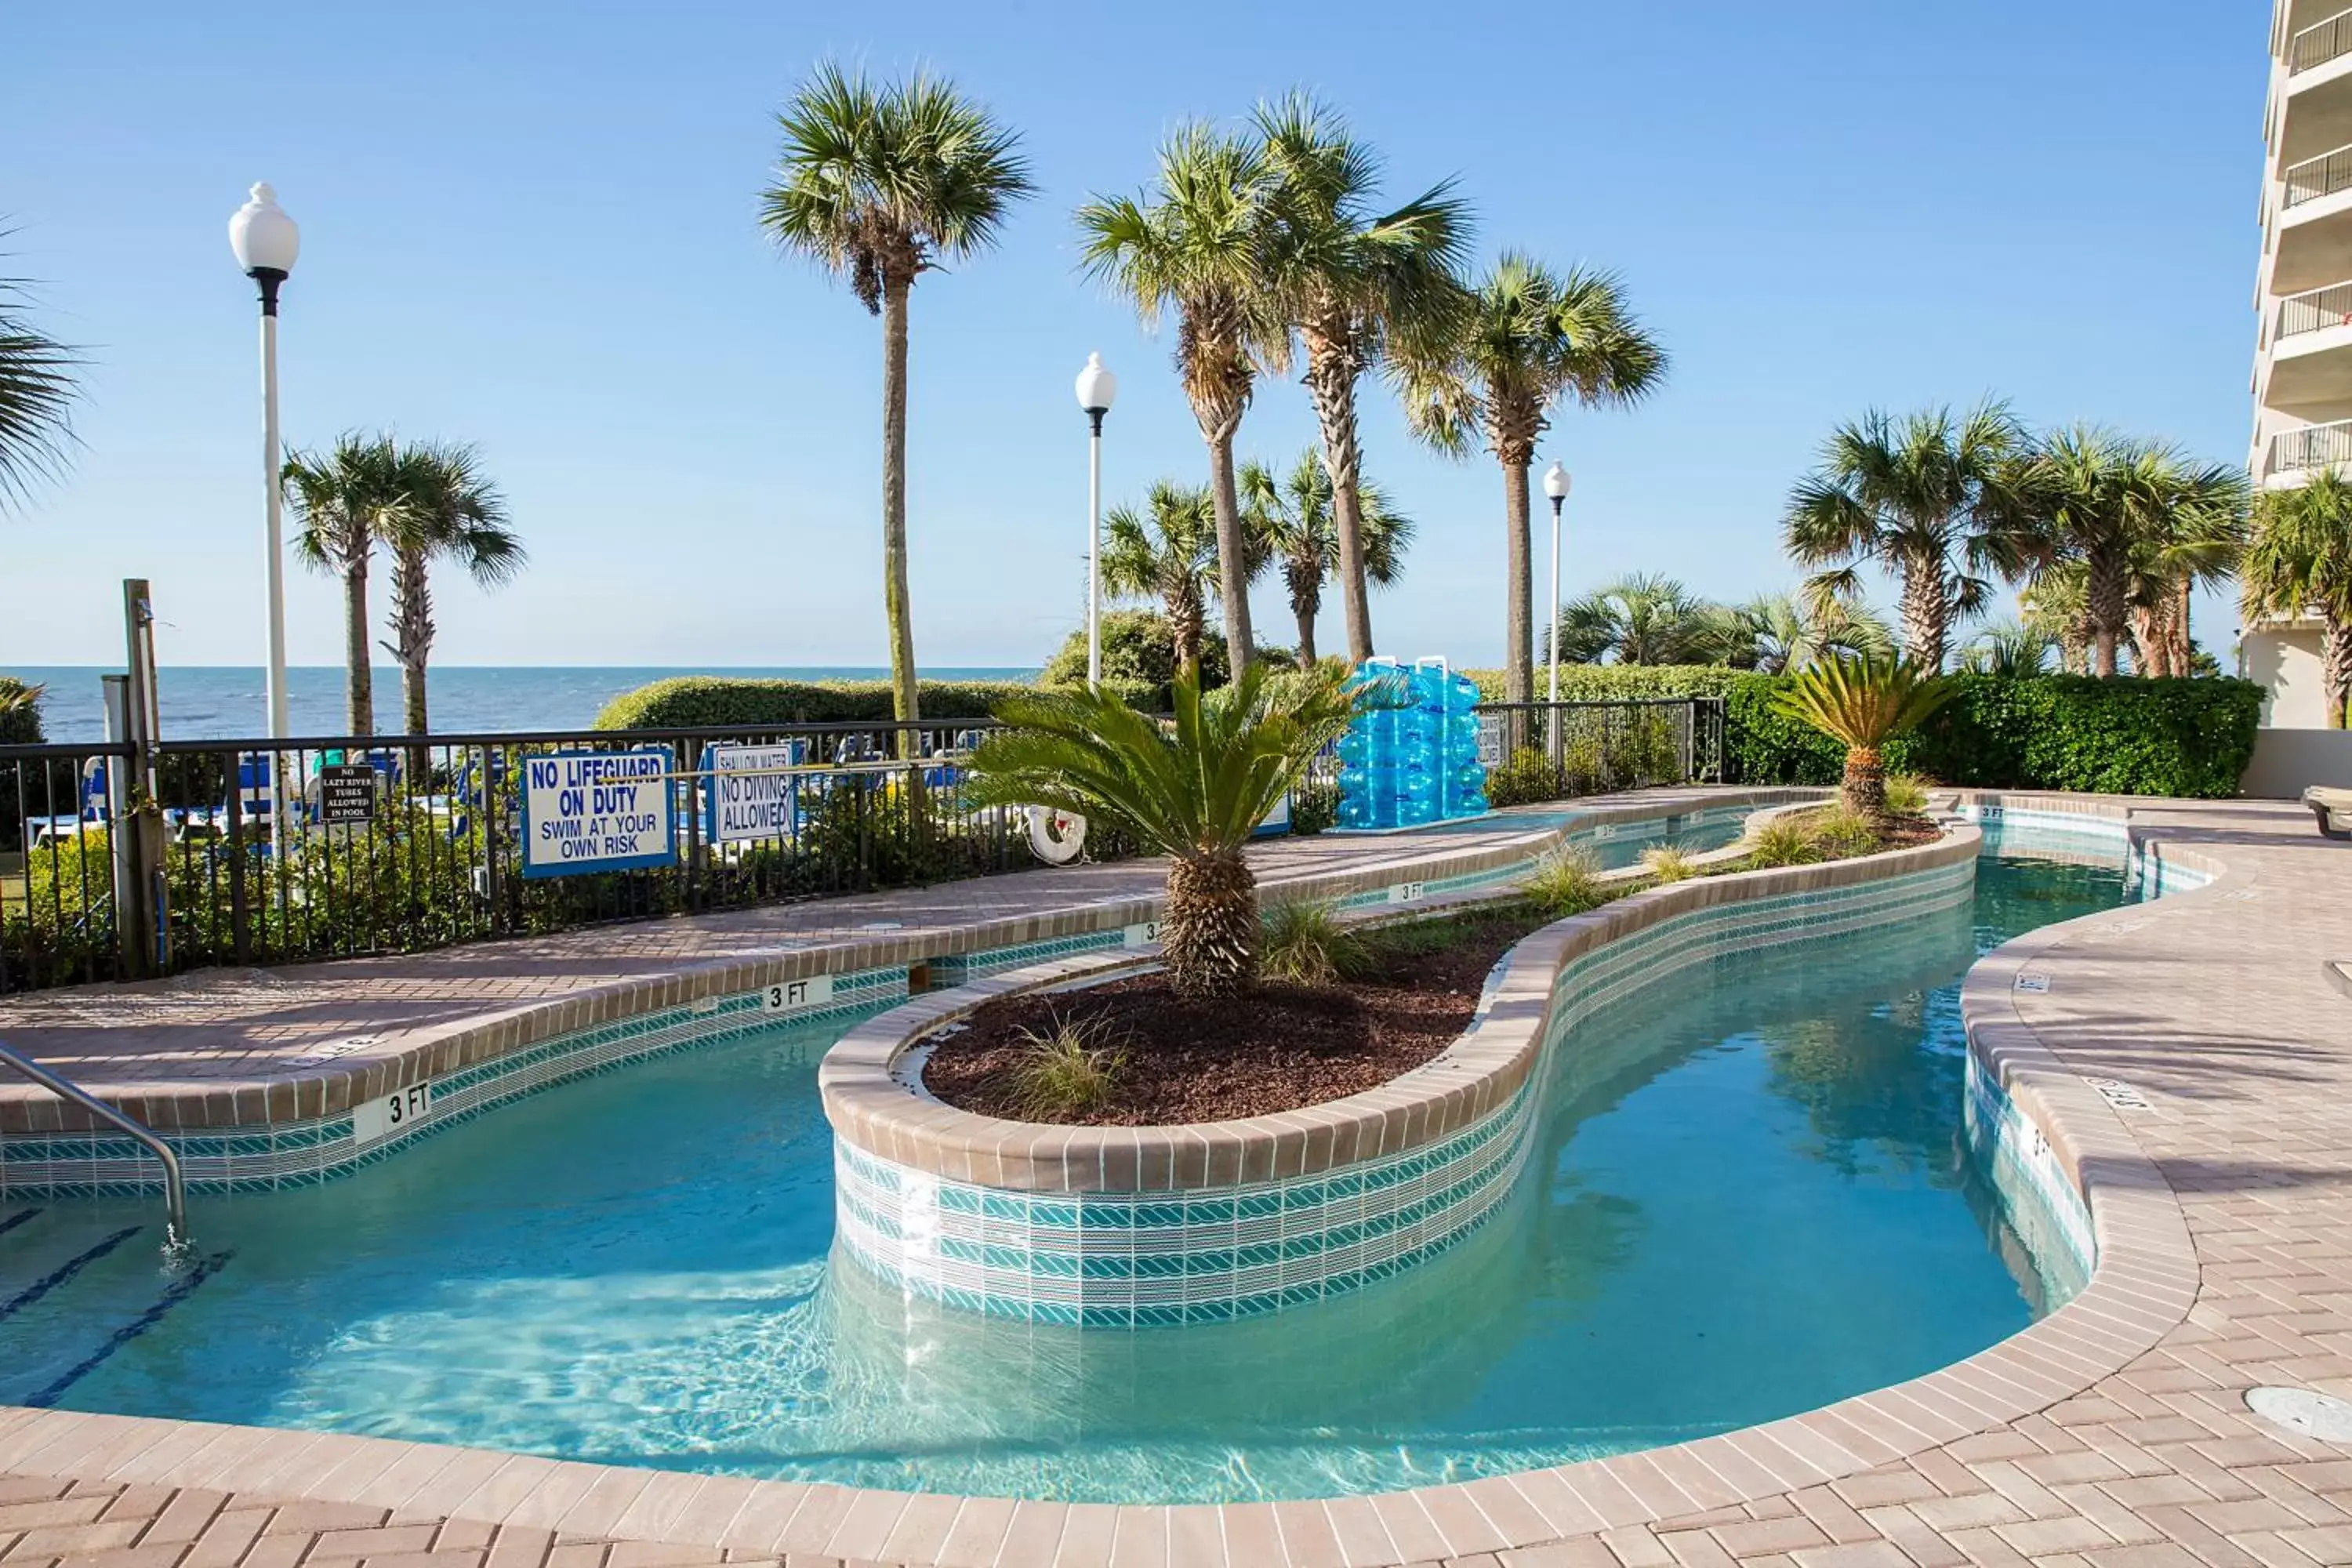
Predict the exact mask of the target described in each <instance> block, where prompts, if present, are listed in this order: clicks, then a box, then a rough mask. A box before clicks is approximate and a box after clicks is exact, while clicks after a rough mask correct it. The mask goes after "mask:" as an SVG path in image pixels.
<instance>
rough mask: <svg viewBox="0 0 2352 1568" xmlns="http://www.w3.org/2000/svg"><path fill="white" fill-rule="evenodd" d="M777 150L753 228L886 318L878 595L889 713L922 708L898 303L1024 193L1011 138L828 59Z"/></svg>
mask: <svg viewBox="0 0 2352 1568" xmlns="http://www.w3.org/2000/svg"><path fill="white" fill-rule="evenodd" d="M777 120H778V122H779V123H780V124H781V125H782V128H783V135H784V144H783V151H782V153H781V154H780V155H779V157H778V159H777V163H776V170H775V177H774V180H773V183H772V184H770V185H769V186H768V188H767V189H766V190H765V191H763V192H762V193H761V197H760V204H761V205H760V225H761V227H762V228H763V229H765V230H766V231H767V233H768V235H769V237H771V238H772V239H773V240H774V241H775V242H776V243H777V244H778V245H779V246H781V247H783V248H784V249H786V250H792V251H797V252H799V253H801V254H802V255H804V256H807V257H810V258H814V260H816V261H817V262H818V263H820V264H821V265H823V266H824V267H825V268H829V269H830V270H832V271H833V272H835V273H836V274H841V275H845V276H846V277H847V278H848V279H849V285H850V289H851V290H852V291H853V292H855V293H856V296H857V300H858V303H860V304H862V305H864V306H865V307H866V310H867V311H868V312H869V313H871V314H874V315H877V316H879V317H881V318H882V595H883V609H884V614H885V615H886V616H887V619H888V622H889V632H890V690H891V702H892V706H893V709H894V710H895V714H896V717H897V718H898V720H899V721H901V722H906V721H912V720H914V719H916V718H919V716H920V712H921V709H920V703H919V700H918V699H917V696H916V687H915V634H914V626H913V621H912V616H911V613H910V611H909V608H908V592H907V300H908V291H909V290H911V289H913V288H914V286H915V279H918V278H919V277H921V276H922V275H923V274H924V273H926V272H929V271H932V270H935V269H937V268H940V267H941V266H943V265H945V264H946V263H949V262H953V261H960V260H962V259H964V258H967V257H970V256H972V255H975V254H977V253H979V252H981V251H983V250H986V249H987V248H989V247H991V246H992V245H993V244H995V242H996V237H997V234H998V232H999V230H1000V229H1001V228H1002V227H1003V223H1004V218H1005V215H1006V214H1007V213H1008V212H1009V211H1011V209H1012V207H1013V204H1014V203H1015V202H1017V201H1019V200H1020V199H1021V198H1023V197H1024V196H1026V195H1029V194H1030V192H1031V190H1032V189H1034V186H1033V185H1032V184H1031V182H1030V178H1029V171H1028V166H1027V164H1026V163H1024V161H1023V160H1022V158H1021V157H1020V156H1019V155H1018V153H1016V151H1015V149H1016V147H1017V145H1018V141H1019V139H1018V138H1017V137H1016V136H1015V135H1014V134H1013V132H1011V131H1009V130H1007V129H1006V128H1005V127H1003V126H1002V125H1000V124H998V123H997V121H995V120H994V119H992V117H991V116H990V115H989V113H988V111H987V110H985V109H983V108H982V107H981V106H980V105H978V104H977V103H974V102H973V101H972V100H971V99H969V98H966V97H965V96H964V95H963V94H962V93H961V92H959V91H958V90H957V89H955V87H954V86H953V85H952V84H950V83H949V82H945V81H942V80H940V79H937V78H935V77H930V76H917V77H915V78H914V79H912V80H909V81H905V82H898V83H891V84H887V85H881V84H877V83H875V82H872V81H869V80H867V79H866V77H865V76H863V75H862V74H861V75H849V74H845V73H844V72H843V71H842V70H841V69H840V68H838V67H835V66H832V65H826V66H822V67H820V68H818V69H817V72H816V74H815V75H814V77H813V78H812V79H810V80H809V81H808V83H807V84H806V85H804V86H803V88H802V89H800V91H799V92H798V93H796V94H795V95H794V96H793V100H792V102H791V103H790V104H788V105H787V106H786V107H785V109H784V110H783V112H782V114H780V115H778V116H777Z"/></svg>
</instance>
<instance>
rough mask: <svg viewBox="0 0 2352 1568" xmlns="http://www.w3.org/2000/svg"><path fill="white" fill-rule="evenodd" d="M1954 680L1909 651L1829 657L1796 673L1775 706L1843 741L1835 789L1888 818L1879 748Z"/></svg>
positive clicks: (1879, 818) (1944, 696) (1849, 802)
mask: <svg viewBox="0 0 2352 1568" xmlns="http://www.w3.org/2000/svg"><path fill="white" fill-rule="evenodd" d="M1952 693H1953V686H1952V683H1951V681H1950V680H1949V679H1948V678H1947V677H1944V676H1941V675H1937V674H1934V673H1932V672H1930V671H1928V670H1927V669H1924V668H1921V667H1920V666H1918V665H1916V664H1914V663H1912V662H1911V661H1910V660H1908V659H1867V660H1865V659H1858V658H1833V659H1829V660H1826V661H1825V662H1823V663H1821V664H1817V665H1815V666H1813V668H1811V669H1808V670H1806V671H1805V672H1804V673H1802V674H1801V675H1799V676H1797V677H1795V678H1794V679H1792V680H1791V681H1790V684H1789V686H1788V687H1787V689H1784V690H1782V691H1780V692H1778V693H1776V694H1775V695H1774V697H1773V700H1772V702H1773V706H1774V707H1775V708H1776V709H1777V710H1780V712H1782V713H1785V714H1787V715H1788V716H1789V717H1790V718H1792V719H1798V720H1801V721H1804V722H1805V723H1808V724H1811V726H1812V727H1813V728H1814V729H1816V730H1819V731H1821V732H1822V734H1824V735H1827V736H1829V737H1830V738H1831V739H1832V740H1833V741H1836V742H1839V743H1840V744H1842V745H1843V746H1844V747H1845V779H1844V782H1843V784H1842V785H1841V787H1840V791H1839V793H1840V795H1841V797H1842V798H1843V802H1844V804H1845V806H1846V808H1847V809H1848V810H1850V811H1854V812H1859V813H1860V814H1861V815H1862V816H1865V817H1867V818H1869V819H1870V820H1871V821H1873V822H1883V821H1885V819H1886V764H1885V757H1884V755H1883V752H1882V748H1884V747H1885V744H1886V742H1889V741H1891V740H1893V739H1894V738H1895V736H1897V735H1900V734H1903V733H1904V732H1905V731H1909V730H1914V729H1916V728H1917V727H1918V726H1919V724H1920V723H1921V721H1924V720H1926V719H1927V717H1928V715H1930V714H1932V713H1934V712H1935V711H1936V710H1937V709H1938V708H1941V707H1942V706H1943V705H1944V704H1945V703H1946V702H1948V701H1949V700H1951V697H1952Z"/></svg>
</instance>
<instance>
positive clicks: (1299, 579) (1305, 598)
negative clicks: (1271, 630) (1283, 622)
mask: <svg viewBox="0 0 2352 1568" xmlns="http://www.w3.org/2000/svg"><path fill="white" fill-rule="evenodd" d="M1283 575H1284V576H1285V577H1286V578H1287V579H1289V584H1290V614H1291V616H1292V617H1293V618H1294V619H1295V620H1297V623H1298V668H1300V669H1302V670H1305V671H1307V673H1309V674H1312V673H1313V672H1314V669H1315V613H1316V612H1317V611H1318V610H1320V609H1321V608H1322V607H1323V562H1322V559H1321V557H1319V556H1318V557H1317V559H1316V560H1315V561H1314V562H1313V563H1312V574H1311V575H1310V574H1309V573H1308V571H1307V569H1306V568H1305V567H1304V566H1303V565H1302V563H1299V562H1297V561H1293V562H1292V563H1290V564H1289V565H1287V566H1286V567H1285V568H1283Z"/></svg>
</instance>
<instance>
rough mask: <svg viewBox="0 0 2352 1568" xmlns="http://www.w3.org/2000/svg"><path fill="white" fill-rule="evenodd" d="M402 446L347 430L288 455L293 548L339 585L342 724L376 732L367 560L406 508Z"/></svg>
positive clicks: (356, 732)
mask: <svg viewBox="0 0 2352 1568" xmlns="http://www.w3.org/2000/svg"><path fill="white" fill-rule="evenodd" d="M405 477H406V476H404V474H403V472H402V468H401V460H400V448H399V447H398V446H397V445H396V444H395V443H394V440H393V438H392V437H389V436H381V435H379V436H364V435H362V434H360V433H359V432H358V431H356V430H354V431H348V432H346V433H345V434H343V435H342V436H341V437H337V439H336V441H335V445H334V447H332V448H331V450H329V451H326V452H324V453H319V452H295V453H293V454H291V455H289V457H288V458H287V459H286V468H285V475H284V483H285V486H286V499H287V500H288V501H289V503H291V505H292V506H293V508H294V528H295V533H294V553H295V555H296V557H297V558H298V559H299V560H300V561H301V562H302V563H303V564H304V565H306V566H309V567H310V568H311V569H312V570H313V571H317V572H324V573H328V574H331V575H333V576H336V577H340V578H341V579H342V584H343V725H344V730H345V732H346V733H349V734H352V735H373V734H374V733H375V672H374V671H373V669H372V668H370V667H369V664H368V658H369V647H368V562H369V559H370V557H372V556H373V554H374V553H375V547H376V545H377V544H378V543H379V542H384V541H387V540H390V539H391V538H392V537H393V536H394V532H395V531H396V530H397V529H398V528H399V527H400V526H401V523H402V521H403V520H404V516H405V514H406V510H407V506H408V497H407V492H406V491H405V490H404V488H403V484H404V479H405Z"/></svg>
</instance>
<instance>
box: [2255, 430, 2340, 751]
mask: <svg viewBox="0 0 2352 1568" xmlns="http://www.w3.org/2000/svg"><path fill="white" fill-rule="evenodd" d="M2239 574H2240V579H2241V581H2242V584H2243V603H2244V607H2245V613H2246V617H2247V619H2249V620H2252V619H2253V618H2255V617H2256V616H2313V615H2315V616H2318V617H2319V619H2320V624H2321V626H2322V627H2323V628H2324V634H2323V640H2322V642H2321V644H2320V681H2321V684H2322V685H2324V686H2325V687H2326V689H2327V727H2328V728H2329V729H2331V730H2340V729H2342V728H2344V724H2345V708H2346V704H2347V702H2352V479H2347V478H2346V477H2345V475H2344V474H2343V473H2342V472H2341V471H2340V470H2338V469H2336V468H2323V469H2321V470H2320V471H2319V472H2317V473H2315V474H2314V475H2312V476H2311V479H2309V480H2308V481H2307V482H2305V484H2303V485H2301V486H2299V487H2297V488H2296V489H2289V490H2264V491H2263V494H2262V497H2261V500H2259V501H2258V502H2256V504H2255V508H2254V526H2253V533H2252V537H2251V538H2250V539H2249V540H2248V541H2247V544H2246V553H2245V559H2244V561H2243V562H2242V563H2241V564H2240V567H2239Z"/></svg>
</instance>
